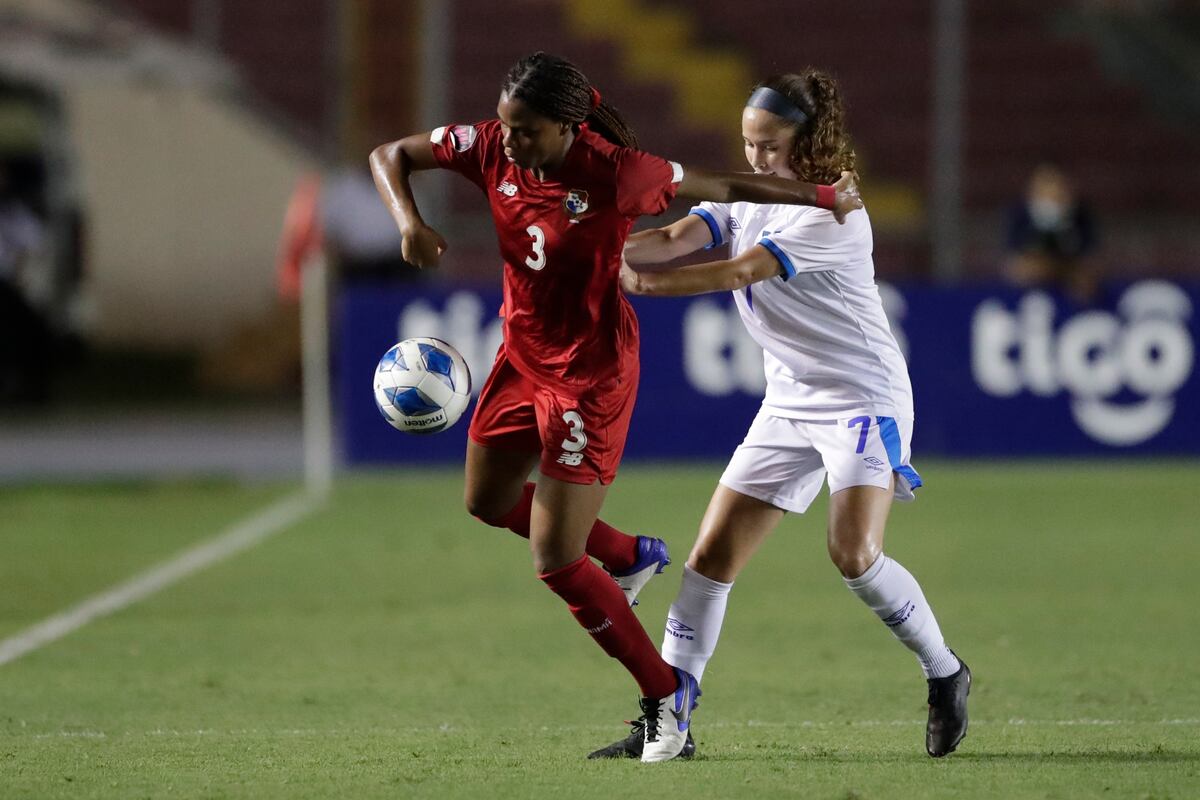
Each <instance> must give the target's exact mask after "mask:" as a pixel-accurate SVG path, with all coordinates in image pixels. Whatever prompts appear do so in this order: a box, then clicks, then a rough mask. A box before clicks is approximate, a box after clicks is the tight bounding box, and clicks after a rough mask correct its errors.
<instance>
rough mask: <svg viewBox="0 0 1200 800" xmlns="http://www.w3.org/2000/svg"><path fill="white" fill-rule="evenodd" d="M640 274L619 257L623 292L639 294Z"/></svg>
mask: <svg viewBox="0 0 1200 800" xmlns="http://www.w3.org/2000/svg"><path fill="white" fill-rule="evenodd" d="M641 282H642V281H641V276H640V275H638V273H637V270H635V269H634V268H633V267H631V266H629V263H628V262H627V261H626V260H625V259H624V258H622V259H621V290H622V291H624V292H625V294H641Z"/></svg>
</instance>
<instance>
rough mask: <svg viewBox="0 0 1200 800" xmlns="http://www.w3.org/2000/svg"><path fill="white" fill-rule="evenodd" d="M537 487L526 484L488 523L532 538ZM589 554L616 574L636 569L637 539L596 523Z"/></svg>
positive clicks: (602, 521)
mask: <svg viewBox="0 0 1200 800" xmlns="http://www.w3.org/2000/svg"><path fill="white" fill-rule="evenodd" d="M533 489H534V484H532V483H526V484H525V489H524V491H522V492H521V499H520V500H518V501H517V504H516V505H515V506H513V507H512V509H511V510H510V511H509V512H508V513H507V514H505V515H504V516H503V517H501V518H500V519H498V520H496V521H495V522H488V520H484V522H487V523H488V524H489V525H493V526H495V527H497V528H508V529H509V530H510V531H512V532H513V533H515V534H517V535H518V536H523V537H525V538H526V539H528V538H529V514H530V509H532V508H533ZM587 554H588V555H589V556H591V557H592V558H595V559H598V560H599V561H600V563H601V564H603V565H604V566H606V567H608V568H609V569H610V570H612V571H613V572H620V571H622V570H626V569H629V568H630V567H632V566H633V562H634V561H636V560H637V537H636V536H630V535H629V534H627V533H621V532H620V531H619V530H617V529H616V528H614V527H613V526H611V525H609V524H608V523H607V522H605V521H604V520H600V519H598V520H596V522H595V524H594V525H592V532H591V533H589V534H588V540H587Z"/></svg>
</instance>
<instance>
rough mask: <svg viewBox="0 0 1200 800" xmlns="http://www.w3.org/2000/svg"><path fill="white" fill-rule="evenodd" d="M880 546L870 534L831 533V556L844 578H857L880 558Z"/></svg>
mask: <svg viewBox="0 0 1200 800" xmlns="http://www.w3.org/2000/svg"><path fill="white" fill-rule="evenodd" d="M879 552H880V550H879V547H878V546H877V545H876V544H875V542H874V541H873V540H872V539H871V537H869V536H863V537H857V536H852V537H838V536H835V535H833V533H832V532H831V533H830V535H829V558H830V560H831V561H833V565H834V566H835V567H837V568H838V571H839V572H841V573H842V577H844V578H857V577H859V576H860V575H862V574H863V573H864V572H866V571H867V570H868V569H870V567H871V565H872V564H874V563H875V560H876V559H877V558H879Z"/></svg>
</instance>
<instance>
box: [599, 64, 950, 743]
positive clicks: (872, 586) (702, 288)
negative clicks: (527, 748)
mask: <svg viewBox="0 0 1200 800" xmlns="http://www.w3.org/2000/svg"><path fill="white" fill-rule="evenodd" d="M742 135H743V137H744V139H745V148H746V158H747V160H748V161H749V162H750V165H751V166H752V167H753V168H754V171H755V172H756V173H759V174H765V175H776V176H780V177H786V178H793V179H796V180H802V181H809V182H812V183H818V184H827V183H831V182H833V181H834V180H836V179H837V178H838V176H839V174H840V173H841V172H842V171H843V170H850V171H853V170H854V162H855V155H854V151H853V149H852V148H851V145H850V141H849V138H848V136H847V134H846V131H845V125H844V113H843V110H842V104H841V99H840V96H839V93H838V88H837V84H836V83H835V82H834V80H833V79H832V78H831V77H829V76H828V75H826V74H824V73H822V72H819V71H817V70H813V69H809V70H807V71H805V72H803V73H802V74H799V75H795V74H789V75H780V76H776V77H773V78H770V79H768V80H766V81H764V82H763V83H762V84H760V85H759V86H758V87H756V88H755V90H754V92H753V93H752V94H751V96H750V99H749V100H748V101H747V104H746V108H745V109H744V111H743V113H742ZM725 243H728V244H729V245H730V250H731V253H730V256H731V257H730V259H729V260H726V261H713V262H708V263H705V264H699V265H693V266H685V267H680V268H677V269H671V270H668V271H665V272H639V271H636V270H634V269H632V268H631V267H629V266H625V267H623V269H622V276H621V277H622V286H623V287H624V288H625V290H626V291H627V292H629V293H633V294H648V295H690V294H700V293H703V292H713V291H719V290H730V291H732V292H733V295H734V298H735V300H736V303H737V307H738V311H739V312H740V313H741V317H742V321H743V322H744V323H745V325H746V328H747V330H748V331H749V332H750V334H751V336H753V337H754V339H755V341H757V342H758V343H759V344H760V345H761V346H762V348H763V360H764V363H765V367H766V374H767V390H766V396H765V397H764V399H763V404H762V408H761V409H760V410H759V412H758V415H757V416H756V417H755V419H754V422H753V424H751V426H750V430H749V432H747V434H746V438H745V441H743V442H742V444H741V445H740V446H739V447H738V448H737V450H736V451H735V452H734V454H733V457H732V458H731V459H730V462H729V465H728V467H727V468H726V469H725V472H724V474H723V475H722V476H721V479H720V483H719V484H718V486H717V488H716V491H715V492H714V494H713V496H712V500H711V501H710V502H709V505H708V509H707V511H706V512H705V515H704V519H703V521H702V522H701V525H700V532H699V536H698V537H697V540H696V543H695V545H694V547H693V549H692V552H691V555H690V556H689V558H688V562H687V564H686V565H685V566H684V570H683V571H684V575H683V580H682V586H681V587H680V590H679V594H678V596H677V597H676V598H675V602H674V603H673V604H672V605H671V610H670V613H669V615H668V618H667V624H666V631H665V634H664V638H663V650H662V653H663V657H664V658H665V659H666V661H667V662H668V663H669V664H671V665H672V666H675V667H678V668H680V669H684V670H686V671H688V672H690V673H692V674H693V675H695V676H696V678H697V679H698V680H700V679H703V676H704V669H705V666H706V665H707V664H708V660H709V659H710V658H711V657H712V654H713V651H714V649H715V648H716V644H717V638H718V636H719V635H720V632H721V624H722V621H723V619H724V616H725V607H726V601H727V598H728V595H729V591H730V589H731V588H732V586H733V581H734V579H735V578H736V577H737V575H738V573H739V572H740V571H741V569H742V568H743V567H744V566H745V565H746V563H747V562H748V561H749V560H750V557H751V556H752V555H753V554H754V552H755V551H756V550H757V549H758V547H759V545H760V544H761V543H762V542H763V540H764V539H765V538H766V536H767V535H768V534H769V533H770V532H771V531H772V530H773V529H774V528H775V527H776V526H777V525H778V524H779V522H780V520H781V519H783V516H784V514H785V513H786V512H788V511H792V512H795V513H803V512H804V511H806V510H807V509H808V507H809V505H810V504H811V503H812V501H813V499H814V498H815V497H816V495H817V492H818V491H820V489H821V484H822V483H824V481H825V479H826V477H828V481H829V491H830V505H829V526H828V547H829V555H830V558H831V559H832V560H833V563H834V565H835V566H836V567H837V568H838V570H839V571H840V572H841V573H842V576H843V578H844V580H845V583H846V587H847V588H848V589H849V590H850V591H851V592H853V593H854V594H855V595H856V596H857V597H858V598H859V599H860V600H862V601H863V602H864V603H865V604H866V605H867V606H868V607H869V608H870V609H871V610H872V611H873V612H875V614H876V615H877V616H878V617H879V619H880V620H881V621H882V622H883V623H884V625H886V626H887V627H888V628H889V629H890V630H891V632H892V633H893V634H894V635H895V636H896V638H897V639H899V640H900V642H902V643H903V644H904V645H905V646H906V647H907V648H908V649H909V650H911V651H912V652H913V653H914V654H915V655H916V657H917V660H918V661H919V663H920V666H921V669H922V671H923V672H924V675H925V678H926V680H927V682H928V690H929V698H928V703H929V720H928V724H927V727H926V750H927V752H928V753H929V755H931V756H934V757H940V756H944V755H947V754H948V753H950V752H952V751H953V750H954V749H955V748H956V747H957V746H958V743H959V742H960V741H961V740H962V738H963V736H964V735H965V734H966V728H967V707H966V703H967V694H968V692H969V690H970V684H971V672H970V670H969V669H967V666H966V664H964V663H963V662H962V661H960V660H959V659H958V658H957V657H956V656H955V654H954V652H953V651H951V650H950V648H949V647H947V646H946V642H945V640H944V639H943V638H942V633H941V630H940V628H939V626H938V623H937V620H936V618H935V617H934V615H933V611H932V609H931V608H930V607H929V603H928V602H926V600H925V596H924V593H923V592H922V591H921V587H920V585H919V584H918V583H917V581H916V579H915V578H914V577H913V576H912V574H911V573H909V571H908V570H907V569H905V568H904V567H903V566H901V565H900V564H899V563H897V562H896V561H894V560H892V559H891V558H889V557H888V556H887V555H886V554H884V552H883V537H884V526H885V524H886V522H887V516H888V511H889V510H890V508H891V504H892V499H893V498H895V499H897V500H912V499H913V490H915V489H917V488H918V487H919V486H920V485H921V476H920V475H918V474H917V471H916V470H915V469H913V467H912V466H911V465H910V464H909V458H910V455H911V451H910V447H909V443H910V440H911V437H912V429H913V399H912V386H911V384H910V382H909V378H908V369H907V367H906V365H905V362H904V357H903V355H902V354H901V352H900V349H899V347H898V346H897V344H896V339H895V337H894V336H893V335H892V332H891V329H890V328H889V326H888V321H887V318H886V317H885V316H884V312H883V306H882V303H881V302H880V298H879V290H878V288H877V287H876V285H875V268H874V265H873V263H872V260H871V253H872V250H873V243H872V237H871V222H870V218H869V217H868V216H867V212H866V210H865V209H863V210H861V211H854V212H851V213H850V214H848V215H847V216H846V218H845V221H844V224H839V223H838V221H837V220H835V218H834V215H833V214H832V213H830V212H829V211H825V210H821V209H818V208H808V207H801V206H784V205H755V204H752V203H708V202H706V203H701V204H700V205H699V206H696V207H695V208H693V209H692V211H691V213H690V214H689V215H688V216H687V217H685V218H684V219H681V220H679V221H678V222H676V223H674V224H672V225H669V226H667V227H665V228H658V229H654V230H647V231H643V232H641V233H637V234H634V235H633V236H631V237H630V238H629V240H628V243H627V244H626V248H625V259H626V261H627V262H628V264H633V265H637V264H648V263H658V262H664V261H669V260H671V259H674V258H678V257H679V256H682V255H685V254H687V253H691V252H694V251H696V250H699V249H700V248H704V247H713V246H716V245H721V244H725ZM644 725H645V723H644V722H640V723H634V731H633V732H632V733H631V735H630V736H629V738H627V739H625V740H622V741H618V742H615V743H613V744H612V745H609V746H608V747H606V748H603V749H601V750H597V751H596V752H594V753H593V754H592V755H591V757H593V758H600V757H623V756H629V755H633V754H634V752H633V751H635V750H637V749H638V747H639V746H640V743H641V742H642V740H643V737H642V735H641V733H640V728H641V727H644ZM690 744H691V743H690V742H689V745H690ZM693 751H694V746H690V747H689V748H687V749H686V750H685V752H684V753H683V755H684V756H689V755H691V753H692V752H693Z"/></svg>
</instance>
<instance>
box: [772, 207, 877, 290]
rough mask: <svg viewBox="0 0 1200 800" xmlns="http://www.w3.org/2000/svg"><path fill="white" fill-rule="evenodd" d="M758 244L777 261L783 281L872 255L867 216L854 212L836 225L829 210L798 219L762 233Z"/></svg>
mask: <svg viewBox="0 0 1200 800" xmlns="http://www.w3.org/2000/svg"><path fill="white" fill-rule="evenodd" d="M757 244H761V245H762V246H763V247H765V248H767V250H769V251H770V252H771V255H773V256H775V258H776V259H778V260H779V265H780V267H782V268H783V279H784V280H787V279H788V278H790V277H792V276H794V275H796V274H798V273H801V272H828V271H829V270H834V269H839V268H841V267H844V266H846V265H847V264H853V263H857V262H859V261H862V260H864V259H868V258H870V256H871V250H872V249H873V248H872V242H871V227H870V223H869V222H868V221H867V215H866V214H865V213H862V212H855V213H852V214H850V215H849V216H847V217H846V223H845V224H844V225H839V224H838V222H837V220H835V219H834V218H833V214H832V213H831V212H828V211H820V212H812V213H808V214H805V215H803V216H801V217H800V218H799V219H798V220H796V221H794V222H792V223H791V224H789V225H787V226H786V227H783V228H780V229H778V230H766V231H763V234H762V236H760V237H759V240H758V242H757Z"/></svg>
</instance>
